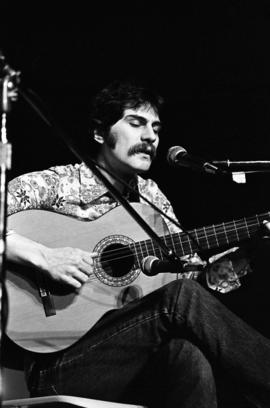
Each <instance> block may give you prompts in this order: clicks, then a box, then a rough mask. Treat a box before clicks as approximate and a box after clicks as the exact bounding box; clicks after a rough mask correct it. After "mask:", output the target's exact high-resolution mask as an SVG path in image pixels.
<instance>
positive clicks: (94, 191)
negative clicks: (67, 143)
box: [79, 163, 141, 204]
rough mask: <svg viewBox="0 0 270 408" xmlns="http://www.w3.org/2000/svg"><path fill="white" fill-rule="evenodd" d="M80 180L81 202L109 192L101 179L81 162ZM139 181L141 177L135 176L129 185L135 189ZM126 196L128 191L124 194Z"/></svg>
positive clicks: (89, 200)
mask: <svg viewBox="0 0 270 408" xmlns="http://www.w3.org/2000/svg"><path fill="white" fill-rule="evenodd" d="M79 174H80V182H81V200H82V202H83V203H85V204H86V203H90V202H92V201H94V200H97V199H98V198H100V197H101V196H103V195H105V194H110V193H109V191H108V189H107V187H105V186H104V184H103V183H102V181H100V180H99V178H98V177H97V176H96V175H95V174H94V173H93V172H92V170H91V169H89V167H87V165H86V164H85V163H81V164H80V167H79ZM140 183H141V177H139V176H135V177H134V178H133V179H132V180H131V181H130V182H129V185H130V187H132V188H134V189H135V190H136V189H138V185H140ZM124 195H125V196H128V195H129V194H128V192H127V193H126V194H124Z"/></svg>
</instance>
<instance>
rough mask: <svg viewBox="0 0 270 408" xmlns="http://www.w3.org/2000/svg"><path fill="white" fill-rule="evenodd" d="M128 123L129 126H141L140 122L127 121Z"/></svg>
mask: <svg viewBox="0 0 270 408" xmlns="http://www.w3.org/2000/svg"><path fill="white" fill-rule="evenodd" d="M129 124H130V125H131V126H133V127H139V126H141V123H140V122H129Z"/></svg>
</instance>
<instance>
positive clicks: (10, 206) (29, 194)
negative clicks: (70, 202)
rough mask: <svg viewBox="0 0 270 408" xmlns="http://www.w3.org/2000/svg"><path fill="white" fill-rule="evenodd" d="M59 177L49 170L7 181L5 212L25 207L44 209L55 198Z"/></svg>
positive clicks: (10, 212)
mask: <svg viewBox="0 0 270 408" xmlns="http://www.w3.org/2000/svg"><path fill="white" fill-rule="evenodd" d="M58 184H59V177H58V176H57V174H55V173H54V172H51V171H50V170H45V171H40V172H33V173H28V174H24V175H22V176H19V177H16V178H14V179H13V180H11V181H10V182H9V183H8V194H7V214H8V215H11V214H14V213H16V212H18V211H22V210H26V209H34V208H38V209H46V208H49V207H51V206H52V204H53V202H54V201H55V200H56V199H57V188H58Z"/></svg>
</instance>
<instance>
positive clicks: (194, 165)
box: [167, 146, 225, 174]
mask: <svg viewBox="0 0 270 408" xmlns="http://www.w3.org/2000/svg"><path fill="white" fill-rule="evenodd" d="M167 161H168V163H169V164H170V165H172V166H183V167H188V168H191V169H192V170H199V171H205V172H206V173H211V174H217V173H222V174H225V172H224V171H222V170H220V169H219V168H218V167H217V166H215V165H214V164H212V163H209V162H208V161H206V160H204V159H202V158H199V157H196V156H193V155H190V154H188V152H187V151H186V149H184V147H182V146H172V147H170V149H169V150H168V153H167Z"/></svg>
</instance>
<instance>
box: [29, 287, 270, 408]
mask: <svg viewBox="0 0 270 408" xmlns="http://www.w3.org/2000/svg"><path fill="white" fill-rule="evenodd" d="M30 367H31V369H30V368H29V370H28V383H29V388H30V390H31V393H32V395H35V396H38V395H46V394H52V393H57V394H67V395H77V396H81V397H90V398H97V399H103V400H111V401H120V402H128V403H141V404H145V405H146V406H149V407H151V406H153V407H154V406H155V407H157V406H160V407H161V406H162V407H170V408H173V407H182V408H191V407H192V408H193V407H195V406H196V407H204V408H212V407H216V406H217V400H216V390H215V379H214V377H215V375H216V373H222V375H223V376H224V378H229V379H230V381H231V382H232V383H234V384H236V385H237V388H238V389H239V390H240V392H241V393H242V394H243V395H244V396H245V397H246V398H247V399H248V400H249V401H250V402H252V403H253V405H252V406H255V407H268V408H269V406H270V341H269V340H268V339H266V338H265V337H263V336H262V335H261V334H259V333H258V332H257V331H255V330H254V329H253V328H251V327H249V326H248V325H247V324H246V323H245V322H244V321H243V320H241V319H240V318H238V317H236V316H235V315H234V314H233V313H232V312H231V311H229V310H228V309H227V308H226V307H225V306H224V305H222V303H221V302H219V301H218V300H217V299H216V298H214V297H213V296H212V295H211V294H210V293H208V292H207V291H206V290H205V289H203V287H202V286H201V285H200V284H199V283H197V282H194V281H191V280H188V279H184V280H178V281H174V282H172V283H169V284H168V285H166V286H164V287H162V288H160V289H158V290H156V291H155V292H152V293H151V294H149V295H147V296H145V297H144V298H142V299H140V300H136V301H133V302H131V303H130V304H128V305H126V306H125V307H123V308H122V309H119V310H113V311H111V312H109V313H107V314H106V315H105V316H103V318H102V319H101V320H100V321H99V322H98V323H97V324H96V325H95V326H94V327H93V328H92V329H91V330H90V331H89V332H88V333H87V335H85V336H84V337H83V338H82V339H80V340H79V341H78V342H77V343H76V344H75V345H73V346H72V347H70V348H68V349H66V350H65V351H62V352H60V353H56V354H54V353H53V354H50V355H49V356H44V357H43V358H37V359H36V361H34V363H33V362H32V364H30Z"/></svg>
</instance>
